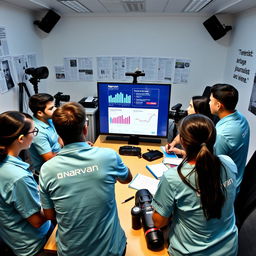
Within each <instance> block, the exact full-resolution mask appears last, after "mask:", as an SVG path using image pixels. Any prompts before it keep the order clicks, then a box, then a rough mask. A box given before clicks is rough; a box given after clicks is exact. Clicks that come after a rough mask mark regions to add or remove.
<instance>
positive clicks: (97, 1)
mask: <svg viewBox="0 0 256 256" xmlns="http://www.w3.org/2000/svg"><path fill="white" fill-rule="evenodd" d="M78 1H79V2H80V3H81V4H83V5H84V6H86V7H87V8H88V9H89V10H90V11H91V13H83V14H79V15H84V16H87V15H94V14H97V15H99V14H100V15H127V10H126V9H125V8H124V6H123V4H122V1H123V0H78ZM126 1H127V0H126ZM129 1H130V2H133V1H138V0H129ZM140 1H141V0H140ZM191 1H202V2H203V1H206V0H144V2H145V12H143V13H142V14H157V15H168V14H179V13H183V11H184V9H185V8H186V7H187V6H188V4H189V3H190V2H191ZM1 2H8V3H11V4H14V5H16V6H18V7H22V8H26V9H30V10H32V11H45V10H46V9H52V10H54V11H55V12H57V13H58V14H60V15H69V16H70V15H72V16H75V15H78V13H77V12H75V11H73V10H71V9H70V8H68V7H66V6H64V5H63V4H61V3H60V2H59V1H57V0H0V3H1ZM253 7H256V0H212V1H211V2H210V3H209V4H208V5H207V6H206V7H204V8H203V9H202V10H201V11H200V12H199V13H200V14H218V13H231V14H235V13H239V12H241V11H244V10H246V9H249V8H253Z"/></svg>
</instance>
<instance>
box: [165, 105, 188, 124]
mask: <svg viewBox="0 0 256 256" xmlns="http://www.w3.org/2000/svg"><path fill="white" fill-rule="evenodd" d="M181 107H182V104H180V103H178V104H176V105H174V106H173V107H172V108H171V111H169V118H171V119H173V120H174V122H175V123H178V122H179V121H180V120H181V119H182V118H183V117H185V116H187V115H188V112H187V111H186V110H182V109H181Z"/></svg>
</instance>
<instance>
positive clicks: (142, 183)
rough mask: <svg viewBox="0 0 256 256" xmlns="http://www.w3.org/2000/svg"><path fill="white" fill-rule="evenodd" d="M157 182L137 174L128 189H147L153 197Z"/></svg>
mask: <svg viewBox="0 0 256 256" xmlns="http://www.w3.org/2000/svg"><path fill="white" fill-rule="evenodd" d="M158 183H159V180H157V179H155V178H151V177H148V176H145V175H142V174H140V173H138V174H137V175H136V176H135V177H134V178H133V180H132V181H131V182H130V184H129V186H128V187H129V188H134V189H137V190H139V189H148V191H149V192H150V193H151V194H152V195H154V194H155V193H156V190H157V187H158Z"/></svg>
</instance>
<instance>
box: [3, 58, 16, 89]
mask: <svg viewBox="0 0 256 256" xmlns="http://www.w3.org/2000/svg"><path fill="white" fill-rule="evenodd" d="M0 71H1V72H2V74H3V76H4V80H5V82H6V86H7V89H8V90H10V89H11V88H13V87H14V82H13V78H12V74H11V68H10V62H9V61H8V60H7V59H3V60H1V65H0Z"/></svg>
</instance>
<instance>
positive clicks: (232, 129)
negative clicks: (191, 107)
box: [210, 84, 250, 190]
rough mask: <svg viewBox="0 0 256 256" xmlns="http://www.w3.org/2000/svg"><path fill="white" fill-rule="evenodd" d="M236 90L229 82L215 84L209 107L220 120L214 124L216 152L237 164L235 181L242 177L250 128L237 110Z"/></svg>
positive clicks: (240, 179)
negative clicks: (228, 157)
mask: <svg viewBox="0 0 256 256" xmlns="http://www.w3.org/2000/svg"><path fill="white" fill-rule="evenodd" d="M237 102H238V91H237V89H236V88H235V87H233V86H232V85H229V84H215V85H214V86H212V88H211V96H210V109H211V113H212V114H214V115H217V116H218V117H219V118H220V121H219V122H218V123H217V125H216V130H217V139H216V143H215V146H214V148H215V151H216V154H223V155H228V156H230V157H231V158H232V159H233V161H234V162H235V164H236V165H237V172H238V173H237V183H238V190H239V185H240V183H241V181H242V179H243V174H244V168H245V164H246V159H247V154H248V147H249V138H250V128H249V124H248V122H247V120H246V118H245V117H244V116H243V115H242V114H241V113H240V112H238V111H237V110H236V109H235V108H236V104H237Z"/></svg>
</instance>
